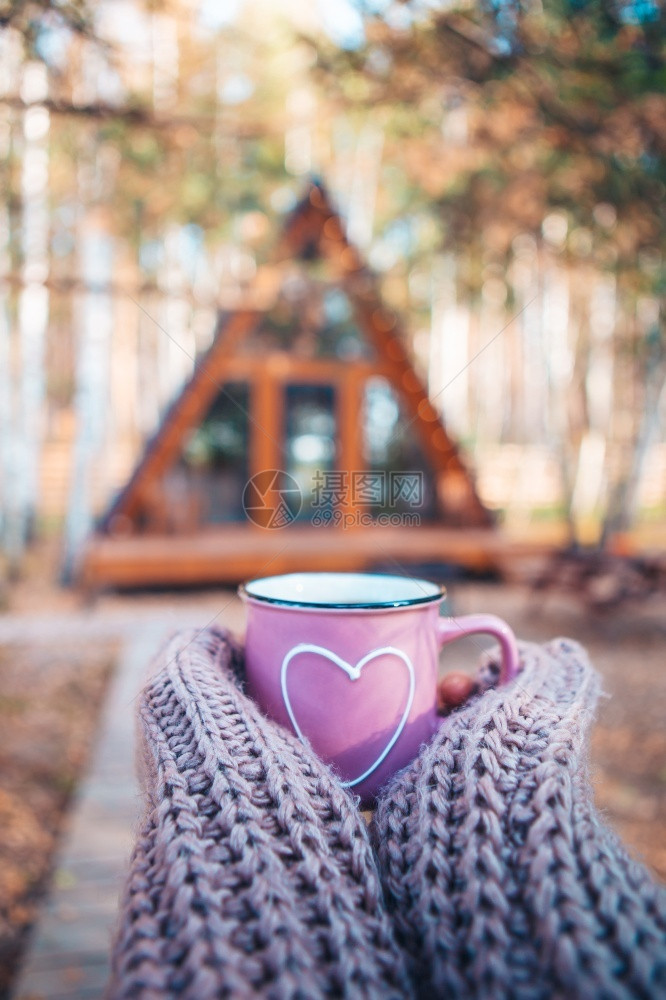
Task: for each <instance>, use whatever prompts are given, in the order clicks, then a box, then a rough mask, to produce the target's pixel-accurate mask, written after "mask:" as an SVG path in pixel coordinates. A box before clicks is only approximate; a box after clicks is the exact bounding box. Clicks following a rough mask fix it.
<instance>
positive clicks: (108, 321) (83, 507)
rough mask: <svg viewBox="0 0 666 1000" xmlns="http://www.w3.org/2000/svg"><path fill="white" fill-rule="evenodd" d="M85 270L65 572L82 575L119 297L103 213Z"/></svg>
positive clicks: (88, 227) (92, 227)
mask: <svg viewBox="0 0 666 1000" xmlns="http://www.w3.org/2000/svg"><path fill="white" fill-rule="evenodd" d="M79 247H80V273H81V277H82V280H83V283H84V285H85V287H86V289H87V290H86V291H85V292H84V293H83V294H82V295H80V296H78V302H77V303H76V305H77V309H76V316H77V327H78V337H77V340H78V347H77V371H76V398H75V404H74V405H75V410H76V428H77V431H76V440H75V443H74V459H73V465H72V480H71V488H70V496H69V503H68V509H67V519H66V524H65V554H64V560H63V577H64V579H65V581H66V582H71V580H72V579H73V577H74V576H75V574H76V570H77V565H78V559H79V555H80V552H81V547H82V545H83V542H84V540H85V538H86V536H87V535H88V533H89V531H90V529H91V528H92V525H93V501H94V494H93V487H94V472H95V460H99V459H100V457H101V456H102V454H103V448H104V443H105V433H106V427H107V411H108V405H109V375H108V372H109V368H110V365H109V353H110V345H111V333H112V329H113V301H112V298H111V295H110V294H109V291H108V286H109V282H110V279H111V273H112V257H113V251H112V241H111V238H110V236H109V235H108V233H107V231H106V227H105V226H103V225H102V224H101V220H100V219H99V217H98V218H97V219H95V217H94V216H91V217H89V218H88V219H87V220H85V222H84V224H83V226H82V229H81V232H80V236H79Z"/></svg>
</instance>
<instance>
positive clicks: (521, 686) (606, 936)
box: [373, 639, 666, 1000]
mask: <svg viewBox="0 0 666 1000" xmlns="http://www.w3.org/2000/svg"><path fill="white" fill-rule="evenodd" d="M521 658H522V671H521V673H520V675H519V677H518V678H517V679H516V680H515V681H514V682H513V683H512V684H511V685H509V686H507V687H506V688H497V689H494V690H490V689H487V690H485V692H484V693H483V694H482V695H481V696H480V697H478V698H477V699H476V700H475V701H473V702H472V703H470V704H469V705H467V706H466V707H465V708H463V709H462V710H461V711H459V712H458V713H456V714H455V715H454V716H451V717H450V718H449V719H448V720H447V722H446V723H445V725H444V726H443V727H442V729H441V730H440V732H439V734H438V735H437V737H436V738H435V739H434V740H433V742H432V743H431V744H430V745H429V746H427V747H425V748H423V750H422V752H421V755H420V756H419V758H418V759H417V760H416V761H415V762H414V763H413V765H412V766H411V767H409V768H407V769H406V771H403V772H402V773H401V774H399V775H398V776H397V777H396V778H395V779H394V781H393V782H392V783H391V784H390V785H389V787H388V788H387V789H386V790H385V792H384V794H383V796H382V798H381V800H380V802H379V805H378V808H377V811H376V814H375V817H374V821H373V837H374V841H375V844H376V848H377V852H378V857H379V862H380V870H381V873H382V879H383V883H384V888H385V894H386V904H387V906H388V909H389V911H390V912H391V914H392V917H393V922H394V927H395V929H396V933H397V935H398V940H399V943H400V944H401V945H402V947H403V948H404V950H405V955H406V960H407V963H408V967H409V971H410V975H411V978H412V982H413V984H414V989H415V991H416V995H417V996H420V997H423V998H424V1000H425V998H432V997H455V998H456V1000H464V998H468V997H469V998H471V997H475V998H492V1000H499V998H507V1000H508V998H516V1000H521V998H526V1000H527V998H530V1000H541V998H543V1000H546V998H555V997H558V998H559V997H567V998H569V1000H571V998H580V1000H595V998H597V1000H602V998H603V1000H610V998H617V1000H620V998H622V1000H625V998H626V1000H628V998H630V997H631V998H639V997H640V998H654V1000H657V998H658V997H664V996H666V892H665V890H664V889H663V888H661V887H658V886H656V885H655V884H654V883H653V882H652V880H651V878H650V876H649V875H648V873H647V871H646V870H645V869H644V868H643V867H642V866H641V865H639V864H638V863H636V862H634V861H632V860H631V859H630V857H629V856H628V855H627V853H626V851H625V850H624V848H623V847H622V845H621V844H620V843H619V841H618V840H617V838H616V837H615V835H614V834H613V833H612V832H611V831H610V830H609V829H608V828H607V827H606V826H605V825H604V823H603V822H602V821H601V820H600V818H599V816H598V814H597V813H596V811H595V809H594V806H593V802H592V792H591V786H590V782H589V777H588V768H587V747H586V744H587V734H588V730H589V727H590V724H591V721H592V715H593V710H594V707H595V705H596V701H597V698H598V691H599V681H598V677H597V675H596V673H595V672H594V671H593V670H592V668H591V666H590V664H589V662H588V659H587V656H586V654H585V652H584V650H583V649H581V647H580V646H578V644H576V643H574V642H571V641H570V640H564V639H560V640H556V641H554V642H551V643H549V644H548V645H545V646H536V645H528V644H524V645H523V646H522V648H521ZM496 674H497V665H496V664H494V663H492V662H489V663H487V664H486V666H485V669H484V672H483V676H484V678H485V682H486V684H488V683H489V682H491V681H492V680H493V678H494V676H496Z"/></svg>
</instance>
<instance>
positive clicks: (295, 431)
mask: <svg viewBox="0 0 666 1000" xmlns="http://www.w3.org/2000/svg"><path fill="white" fill-rule="evenodd" d="M284 426H285V443H284V448H285V451H284V469H285V471H286V472H288V473H289V475H290V476H293V478H294V479H295V480H296V482H297V483H298V485H299V487H300V490H301V494H302V498H303V502H302V505H301V510H300V514H299V516H298V519H299V520H310V518H311V517H312V516H313V515H314V514H315V513H317V514H318V515H319V516H320V517H324V518H327V517H328V516H330V515H329V512H330V511H331V510H332V509H333V507H334V506H335V500H334V497H333V496H331V495H330V489H326V485H328V486H330V482H328V479H329V477H327V476H326V473H328V472H330V471H332V470H333V469H334V468H335V462H336V445H335V442H336V420H335V389H334V388H333V386H332V385H287V386H286V387H285V424H284ZM325 481H326V482H325Z"/></svg>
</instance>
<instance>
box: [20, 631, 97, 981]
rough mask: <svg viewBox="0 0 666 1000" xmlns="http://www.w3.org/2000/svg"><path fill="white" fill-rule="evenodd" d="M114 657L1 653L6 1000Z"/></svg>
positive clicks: (83, 650)
mask: <svg viewBox="0 0 666 1000" xmlns="http://www.w3.org/2000/svg"><path fill="white" fill-rule="evenodd" d="M54 646H55V647H56V648H54ZM114 655H115V651H114V649H113V647H112V646H111V645H110V644H99V643H96V644H92V643H77V644H69V643H68V644H62V643H57V644H54V645H53V646H49V645H41V644H40V645H35V646H32V645H25V644H21V645H20V646H19V645H17V646H11V647H10V646H5V647H3V648H0V732H2V740H1V741H0V830H1V831H2V835H1V836H0V998H1V997H5V996H7V995H8V990H9V983H10V980H11V976H12V974H13V972H14V970H15V966H16V962H17V960H18V957H19V955H20V951H21V949H22V946H23V943H24V939H25V935H26V932H27V929H28V928H29V926H30V924H31V923H32V922H33V920H34V919H35V916H36V913H37V909H38V906H39V903H40V900H41V898H42V896H43V893H44V891H45V889H46V887H47V884H48V877H49V873H50V868H51V864H52V860H53V855H54V848H55V847H56V845H57V842H58V837H59V834H60V832H61V830H62V825H63V817H64V815H65V813H66V809H67V805H68V803H69V802H70V800H71V797H72V794H73V792H74V789H75V787H76V783H77V781H78V779H79V777H80V776H81V773H82V770H83V768H84V767H85V764H86V761H87V759H88V756H89V753H90V749H91V745H92V741H93V739H94V730H95V721H96V719H97V716H98V712H99V708H100V705H101V702H102V699H103V695H104V691H105V687H106V683H107V681H108V678H109V676H110V672H111V668H112V664H113V660H114Z"/></svg>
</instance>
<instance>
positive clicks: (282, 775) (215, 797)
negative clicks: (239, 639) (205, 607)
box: [107, 629, 411, 1000]
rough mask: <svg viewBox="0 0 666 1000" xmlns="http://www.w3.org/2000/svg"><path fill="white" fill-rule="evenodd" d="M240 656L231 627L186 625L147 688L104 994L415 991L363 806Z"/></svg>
mask: <svg viewBox="0 0 666 1000" xmlns="http://www.w3.org/2000/svg"><path fill="white" fill-rule="evenodd" d="M241 666H242V655H241V651H240V649H239V648H238V647H237V646H236V644H235V643H234V642H233V641H232V640H231V639H230V638H229V636H227V635H226V634H224V633H221V632H218V631H216V630H212V629H209V630H205V631H203V632H199V633H182V634H180V635H178V636H177V637H176V638H175V639H174V640H173V641H172V642H171V644H170V645H169V646H168V648H166V649H165V650H164V651H163V652H162V654H161V655H160V657H159V661H158V664H157V669H154V670H153V673H152V676H151V678H150V680H149V682H148V684H147V686H146V688H145V689H144V691H143V693H142V696H141V701H140V720H139V729H140V761H139V763H140V770H141V776H142V782H143V785H144V792H145V813H144V816H143V819H142V822H141V826H140V829H139V832H138V836H137V840H136V844H135V848H134V852H133V855H132V859H131V866H130V872H129V876H128V880H127V885H126V888H125V892H124V896H123V899H122V903H121V910H120V919H119V925H118V931H117V936H116V941H115V946H114V949H113V955H112V977H111V983H110V985H109V988H108V990H107V996H108V997H109V998H110V1000H121V998H129V997H141V998H147V1000H148V998H156V1000H157V998H160V1000H166V998H172V997H179V998H182V1000H212V998H222V997H233V998H234V1000H236V998H238V1000H243V998H245V997H258V996H259V997H267V998H271V1000H273V998H274V1000H318V998H320V997H321V998H323V997H350V998H351V997H353V998H356V997H358V998H380V997H381V998H384V997H388V998H391V997H395V998H398V997H406V996H410V995H411V986H410V984H409V981H408V978H407V975H406V971H405V967H404V960H403V957H402V954H401V953H400V951H399V950H398V948H397V946H396V944H395V938H394V934H393V930H392V926H391V923H390V920H389V918H388V915H387V914H386V911H385V909H384V907H383V903H382V895H381V892H382V891H381V885H380V880H379V875H378V871H377V866H376V860H375V857H374V854H373V851H372V848H371V846H370V842H369V838H368V833H367V829H366V826H365V823H364V821H363V819H362V817H361V816H360V814H359V813H358V811H357V809H356V807H355V802H354V800H353V799H352V798H351V796H349V795H348V794H347V793H346V792H345V791H344V790H343V789H342V788H341V787H340V785H339V783H338V782H337V781H336V779H335V778H334V777H333V775H332V774H331V773H330V772H329V771H328V769H327V768H326V767H324V765H322V764H321V763H320V762H319V760H318V759H317V758H316V757H315V756H314V754H313V753H312V752H311V751H310V750H309V748H307V747H304V746H303V745H302V744H301V743H299V742H298V741H297V740H296V739H295V738H294V737H292V736H291V735H290V734H288V733H287V732H286V731H285V730H283V729H281V728H280V727H278V726H275V725H274V724H272V723H270V722H268V720H266V719H265V718H264V717H263V716H262V715H261V713H260V712H259V711H258V709H257V708H256V706H255V705H254V704H253V703H252V702H251V701H250V700H249V699H248V698H247V697H246V695H245V694H244V693H243V691H242V685H241Z"/></svg>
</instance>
